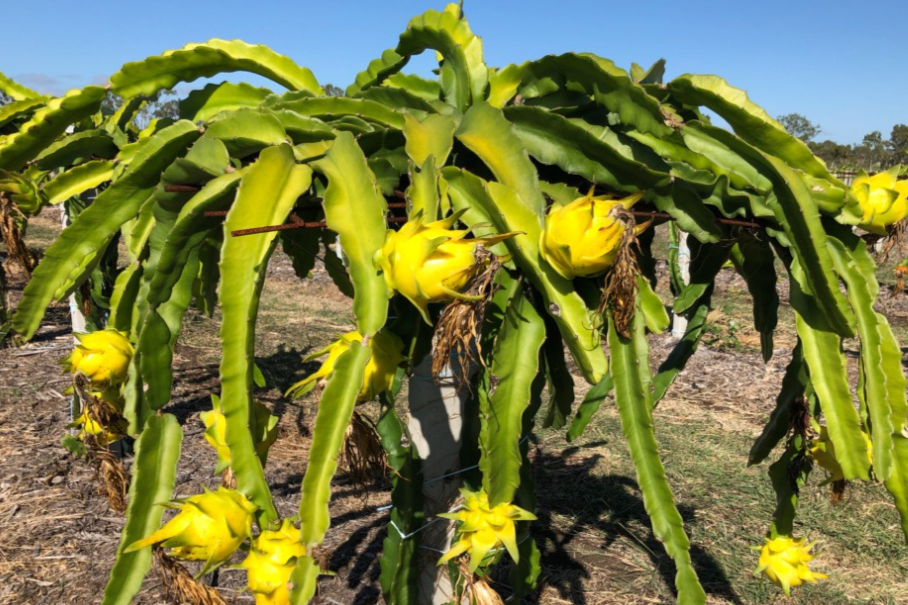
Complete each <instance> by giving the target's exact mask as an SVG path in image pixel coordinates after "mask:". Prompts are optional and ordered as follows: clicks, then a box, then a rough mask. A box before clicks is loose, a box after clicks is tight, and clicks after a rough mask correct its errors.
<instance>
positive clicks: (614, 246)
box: [540, 190, 645, 279]
mask: <svg viewBox="0 0 908 605" xmlns="http://www.w3.org/2000/svg"><path fill="white" fill-rule="evenodd" d="M641 197H643V192H638V193H635V194H633V195H630V196H628V197H625V198H622V199H612V198H611V197H610V196H593V191H592V190H590V192H589V193H588V194H587V195H585V196H583V197H581V198H577V199H576V200H574V201H573V202H571V203H570V204H567V205H565V206H562V207H561V208H557V209H555V210H552V211H551V212H549V214H548V216H546V219H545V230H544V231H543V232H542V237H541V242H540V251H541V252H542V256H543V258H545V260H546V261H547V262H548V263H549V264H550V265H551V266H552V267H553V268H554V269H555V270H556V271H557V272H558V273H560V274H561V275H562V276H564V277H566V278H567V279H574V278H575V277H595V276H596V275H601V274H602V273H605V272H606V271H607V270H608V269H609V267H611V266H612V263H613V262H614V260H615V256H616V255H617V253H618V248H619V246H620V244H621V241H622V238H623V236H624V230H625V228H626V227H625V223H624V222H623V221H621V220H619V218H618V217H617V216H615V210H616V209H618V208H623V209H625V210H628V209H630V208H631V207H632V206H633V205H634V204H635V203H636V202H637V201H638V200H639V199H640V198H641ZM643 228H645V226H644V227H641V228H640V229H638V231H639V230H642V229H643Z"/></svg>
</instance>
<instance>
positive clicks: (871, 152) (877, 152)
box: [855, 130, 887, 172]
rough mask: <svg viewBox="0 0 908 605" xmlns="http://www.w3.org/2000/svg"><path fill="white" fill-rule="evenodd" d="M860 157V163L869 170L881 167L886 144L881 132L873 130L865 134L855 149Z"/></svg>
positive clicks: (872, 170)
mask: <svg viewBox="0 0 908 605" xmlns="http://www.w3.org/2000/svg"><path fill="white" fill-rule="evenodd" d="M855 151H856V152H857V155H858V157H859V158H860V164H861V166H862V167H864V168H866V169H867V170H868V171H870V172H874V171H876V170H880V169H882V164H883V161H884V160H885V159H886V155H887V154H886V144H885V142H884V141H883V133H881V132H880V131H879V130H874V131H873V132H871V133H868V134H865V135H864V139H863V140H862V141H861V145H860V146H859V147H858V148H857V149H856V150H855Z"/></svg>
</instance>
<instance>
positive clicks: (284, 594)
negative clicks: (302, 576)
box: [239, 519, 306, 605]
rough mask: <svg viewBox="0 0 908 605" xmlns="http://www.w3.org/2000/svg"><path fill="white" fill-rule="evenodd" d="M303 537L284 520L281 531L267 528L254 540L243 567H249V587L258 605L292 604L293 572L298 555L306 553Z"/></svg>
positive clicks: (247, 572)
mask: <svg viewBox="0 0 908 605" xmlns="http://www.w3.org/2000/svg"><path fill="white" fill-rule="evenodd" d="M299 538H300V532H299V530H298V529H296V528H295V527H294V526H293V524H292V523H291V522H290V520H289V519H284V520H283V521H282V522H281V527H280V529H279V530H277V531H272V530H265V531H263V532H262V533H261V534H259V536H258V537H257V538H256V539H255V540H253V542H252V548H250V549H249V555H248V556H247V557H246V559H245V560H244V561H243V562H242V563H240V565H239V567H242V568H244V569H246V574H247V576H246V577H247V583H246V586H247V588H249V591H250V592H252V593H253V594H254V595H255V605H289V603H290V589H289V583H290V575H291V574H292V573H293V569H294V567H296V560H297V558H299V557H302V556H305V554H306V547H305V545H303V543H302V542H300V539H299Z"/></svg>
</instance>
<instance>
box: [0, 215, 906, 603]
mask: <svg viewBox="0 0 908 605" xmlns="http://www.w3.org/2000/svg"><path fill="white" fill-rule="evenodd" d="M53 217H54V215H51V216H49V217H47V216H43V217H39V218H38V219H36V221H35V222H34V223H33V225H32V227H31V232H30V240H29V241H30V243H31V244H32V245H33V246H35V247H36V248H39V249H40V248H41V247H43V246H42V244H44V243H46V239H49V238H50V237H52V235H53V232H54V230H55V229H56V223H55V221H54V220H53ZM18 287H19V288H20V289H21V284H18ZM782 289H784V288H782ZM15 294H16V293H15V292H14V296H15ZM718 298H719V300H720V301H721V304H720V305H718V307H717V309H718V310H717V312H716V313H715V314H714V316H712V317H711V318H710V319H711V323H712V327H711V329H713V330H714V336H715V338H713V339H712V341H711V346H709V347H707V346H704V347H701V348H700V350H699V351H698V352H697V353H696V355H695V356H694V358H693V359H692V361H691V362H690V364H689V365H688V368H687V369H686V370H685V371H684V372H683V373H682V374H681V375H680V377H679V378H678V380H677V382H676V383H675V385H674V386H673V387H672V389H671V391H670V392H669V394H668V396H667V398H666V399H665V400H664V401H663V402H662V403H661V404H660V406H659V408H658V409H657V412H656V419H655V420H656V426H657V434H658V438H659V441H660V448H661V451H662V454H663V457H664V460H665V465H666V469H667V473H668V475H669V480H670V481H671V483H672V485H673V488H674V490H675V495H676V499H677V501H678V503H679V508H680V510H681V512H682V516H684V517H685V520H686V524H687V529H688V532H689V534H690V536H691V541H692V555H693V558H694V563H695V566H696V568H697V570H698V572H699V574H700V577H701V580H702V581H703V583H704V586H705V587H706V589H707V592H708V593H709V602H710V603H715V604H720V603H721V604H751V603H761V604H762V603H802V604H815V603H824V604H825V605H835V604H845V603H849V604H850V603H867V604H870V603H875V604H884V603H885V604H893V605H895V604H903V603H908V550H906V547H905V544H904V541H903V539H902V537H901V535H900V528H899V526H898V516H897V514H896V512H895V509H894V507H893V505H892V504H891V502H890V499H889V497H888V495H887V494H886V493H885V490H883V489H882V487H881V486H879V485H876V484H868V485H859V486H853V487H850V488H849V491H848V492H847V494H846V498H845V500H844V501H843V502H841V503H839V504H838V505H836V506H833V505H832V504H831V503H830V501H829V497H828V488H826V487H822V486H819V485H816V483H819V481H817V482H815V484H814V485H813V486H811V487H810V488H809V489H807V490H805V494H804V498H803V501H802V505H801V515H800V517H799V520H798V530H799V531H801V532H802V533H804V534H805V535H808V536H809V537H810V538H811V539H818V540H819V541H820V545H819V547H818V550H820V551H821V552H822V554H821V556H820V558H818V559H817V560H816V561H815V564H813V565H812V567H813V568H814V569H817V570H819V571H823V572H826V573H828V574H829V575H830V577H831V579H830V580H829V581H827V582H823V583H821V584H820V585H819V586H817V587H807V588H806V589H803V590H801V591H799V592H797V593H796V596H795V597H794V598H793V599H791V600H788V599H785V598H784V597H783V596H782V595H781V592H780V591H778V590H777V589H776V588H775V587H774V586H767V585H764V584H761V582H760V581H759V579H757V578H754V577H753V576H752V575H751V572H752V570H753V568H754V567H755V566H756V555H755V553H753V552H752V551H751V550H750V549H749V547H750V546H751V545H754V544H758V543H760V542H761V540H762V535H763V533H764V531H765V530H766V527H767V525H768V523H769V520H770V516H771V512H772V509H773V496H772V491H771V489H770V486H769V481H768V479H767V477H766V476H765V466H764V467H753V468H747V467H746V466H745V465H746V455H747V451H748V449H749V446H750V442H751V441H752V439H753V437H754V436H756V435H757V434H758V433H759V430H760V427H761V425H762V423H763V422H764V421H765V420H766V418H767V417H768V414H769V412H770V411H771V410H772V408H773V404H774V399H775V394H776V392H777V391H778V388H779V385H780V381H781V377H782V374H783V371H784V367H785V364H786V362H787V360H788V358H789V357H790V352H791V347H792V345H793V343H794V337H793V331H792V329H791V328H790V327H788V328H786V329H783V330H782V331H781V333H780V334H779V336H778V338H777V340H776V348H777V351H776V355H775V356H774V358H773V360H772V361H771V362H770V363H769V364H765V365H764V364H763V362H762V359H761V358H760V356H759V353H758V352H757V351H756V347H757V346H758V342H759V340H758V339H757V340H754V339H755V335H754V333H753V330H752V329H751V328H749V326H750V320H749V318H748V317H747V313H748V312H749V309H748V305H749V303H748V302H747V296H746V289H745V288H744V285H743V282H741V280H740V279H737V278H735V277H733V276H732V272H727V276H723V278H722V280H721V281H720V295H719V297H718ZM884 310H885V312H886V313H887V315H888V316H889V317H890V320H891V321H892V323H893V325H894V326H895V327H896V329H897V331H898V332H899V335H900V338H901V341H902V342H908V338H905V334H906V333H908V297H902V298H901V299H891V300H887V301H886V308H885V309H884ZM781 315H782V320H783V322H785V321H787V322H788V325H789V326H790V323H791V322H790V321H788V320H790V310H786V309H785V308H783V310H782V312H781ZM68 319H69V317H68V309H67V308H66V307H64V306H63V305H57V306H54V307H52V308H51V309H49V311H48V315H47V317H46V319H45V322H44V324H43V325H42V328H41V331H40V332H39V334H38V337H37V338H35V339H34V340H33V342H32V343H30V344H29V345H27V346H26V347H24V348H20V349H5V350H2V351H0V603H4V604H5V603H9V604H11V605H12V604H22V605H46V604H48V603H61V604H63V603H79V604H80V605H81V604H85V603H97V602H99V601H100V597H101V594H102V591H103V587H104V585H105V583H106V581H107V577H108V575H109V572H110V567H111V565H112V562H113V559H114V552H115V549H116V547H117V543H118V539H119V532H120V530H121V529H122V527H123V517H122V515H120V514H118V513H116V512H114V511H112V510H111V509H110V508H109V507H108V505H107V502H106V501H105V499H104V498H103V497H102V496H101V495H100V494H99V492H98V488H97V481H96V478H95V476H94V474H93V471H92V470H91V468H90V467H88V466H87V465H86V464H85V463H84V462H83V461H81V460H78V459H75V458H73V457H72V456H71V455H69V454H68V453H67V452H66V450H64V449H63V448H62V447H61V446H60V438H61V436H62V435H63V434H64V433H65V432H66V425H67V423H68V422H69V410H68V398H67V397H65V396H64V395H63V394H62V391H63V389H64V388H65V387H66V386H67V378H66V377H64V376H61V375H60V373H59V369H58V366H57V362H58V361H59V360H60V359H62V358H63V357H65V356H66V355H67V354H68V351H69V350H70V348H71V346H72V339H71V337H70V334H69V330H68V328H67V325H68ZM350 319H351V309H350V305H349V302H348V301H347V300H346V299H345V298H343V296H342V295H341V294H340V293H339V292H337V291H336V289H335V288H334V286H333V285H332V284H331V282H330V280H329V279H327V278H326V277H325V276H324V275H323V274H320V273H316V275H315V276H314V278H313V279H310V280H307V281H305V282H301V281H300V280H298V279H296V277H295V276H294V275H293V271H292V268H291V267H290V265H289V262H287V261H286V259H285V258H284V257H283V256H282V255H280V254H278V255H276V257H275V261H274V262H273V266H272V269H271V270H270V275H269V279H268V280H267V282H266V288H265V292H264V296H263V301H262V310H261V317H260V322H259V330H258V337H257V338H258V343H257V352H258V354H257V355H258V356H257V359H256V361H257V363H258V364H259V366H260V367H261V369H262V371H263V373H264V375H265V378H266V380H267V383H268V385H269V388H267V389H263V390H261V391H260V392H259V394H258V397H259V398H260V400H261V401H263V402H265V403H267V404H268V405H269V406H270V407H271V408H272V410H273V412H274V413H276V414H278V415H280V417H281V420H280V436H279V439H278V441H277V443H276V445H275V446H274V447H273V448H272V450H271V453H270V455H269V460H268V478H269V480H270V482H271V484H272V485H273V486H274V492H275V498H276V502H277V506H278V508H279V509H280V511H281V513H283V514H285V515H288V516H289V515H292V514H293V512H294V510H295V508H296V507H297V505H298V502H299V489H300V483H301V480H302V473H303V471H304V469H305V464H306V459H307V453H308V448H309V443H310V430H311V427H312V423H313V421H314V411H315V408H314V406H315V403H316V402H315V400H314V398H311V397H310V398H307V399H304V400H301V401H298V402H291V401H289V400H287V399H286V398H284V397H283V396H282V395H281V394H282V393H283V391H284V390H285V389H286V388H287V387H288V386H289V385H290V384H292V383H293V382H295V381H296V380H299V379H300V378H301V377H303V376H305V375H306V374H307V373H308V372H310V371H312V370H313V369H315V367H316V365H315V364H304V363H303V362H302V358H303V357H304V356H305V355H306V353H307V351H310V350H313V348H314V347H320V346H323V345H324V344H326V343H327V342H329V341H330V340H331V339H332V338H333V336H334V335H335V334H337V333H339V332H342V331H346V330H348V329H350V328H349V326H350ZM218 327H219V324H218V320H217V317H215V318H214V319H208V318H206V317H204V316H202V315H200V314H197V313H194V312H193V313H191V314H190V315H189V316H188V318H187V321H186V324H185V326H184V333H183V335H182V336H181V339H180V341H179V343H178V346H177V357H176V359H175V371H176V383H175V384H176V391H175V394H174V397H173V402H172V403H171V404H170V406H169V408H168V409H167V410H166V411H168V412H170V413H173V414H175V415H176V416H177V417H178V418H179V420H180V422H181V423H182V425H183V430H184V433H185V438H184V444H183V453H182V458H181V462H180V466H179V473H178V481H177V488H176V494H175V495H176V496H186V495H190V494H192V493H196V492H198V491H199V489H200V488H199V484H200V482H201V483H205V484H206V485H208V486H211V487H213V486H215V485H217V483H218V478H217V477H214V476H212V475H211V474H210V473H211V472H212V469H213V468H214V466H215V462H216V457H215V454H214V452H213V450H212V449H211V448H210V447H209V446H208V445H207V444H206V443H205V441H204V439H203V435H202V433H203V425H202V423H201V421H200V419H199V412H201V411H203V410H206V409H208V408H209V406H210V401H209V396H210V394H211V393H213V392H217V375H218V363H219V349H218V346H217V343H218ZM650 344H651V348H652V352H653V355H652V357H653V359H652V362H653V364H654V365H656V364H658V363H659V362H660V361H661V360H662V359H663V358H664V356H665V355H667V354H668V352H669V350H670V348H671V341H670V340H669V338H668V337H667V336H653V337H652V338H651V343H650ZM576 382H577V391H578V394H581V393H582V392H583V391H585V389H586V387H585V386H583V385H582V384H581V381H580V380H579V379H578V380H577V381H576ZM373 412H374V410H373ZM531 453H532V457H533V461H534V479H535V481H536V485H537V489H538V494H539V508H538V511H537V513H538V515H539V518H540V520H539V522H537V523H534V525H533V535H534V538H535V539H536V541H537V543H538V544H539V546H540V549H541V550H542V552H543V559H542V567H543V576H542V578H541V582H540V585H541V587H540V591H539V594H538V596H537V597H535V598H534V601H533V602H538V603H546V604H548V603H553V604H561V603H565V604H567V603H579V604H585V605H600V604H624V603H629V604H644V603H649V604H662V603H673V602H674V599H673V596H672V585H673V575H674V569H673V566H672V563H671V560H670V559H669V558H668V557H667V555H666V554H665V552H664V550H663V549H662V547H661V545H660V544H659V543H658V541H657V540H656V539H655V538H654V536H653V535H652V531H651V529H650V526H649V522H648V520H647V517H646V513H645V510H644V508H643V504H642V499H641V495H640V491H639V488H638V486H637V483H636V479H635V476H634V472H633V466H632V464H631V462H630V459H629V456H628V454H627V451H626V447H625V445H624V441H623V437H622V435H621V431H620V425H619V423H618V420H617V416H616V414H615V413H614V410H613V408H612V406H609V405H608V403H606V404H605V405H603V409H602V410H600V413H599V415H598V416H597V417H596V418H595V419H594V421H593V423H592V424H591V426H590V427H589V428H588V430H587V432H586V433H585V435H583V436H582V437H581V438H580V439H578V440H576V441H575V442H574V443H570V444H569V443H567V442H566V440H565V438H564V431H553V430H541V431H539V432H537V434H536V435H535V436H534V438H533V441H532V448H531ZM333 496H334V497H333V500H332V504H331V511H332V527H331V529H330V530H329V533H328V538H327V541H326V543H325V553H326V557H327V562H328V566H329V568H330V569H331V570H332V571H333V572H336V575H335V576H334V577H325V578H323V580H322V581H321V584H320V597H319V602H320V603H323V604H325V603H333V604H343V605H348V604H360V605H367V604H371V603H379V602H381V594H380V590H379V588H378V575H379V565H378V559H379V555H380V554H381V548H382V545H381V542H382V539H383V538H384V536H385V535H386V532H387V520H388V519H387V511H384V510H381V508H380V507H382V506H384V505H386V504H388V503H389V494H388V490H387V485H386V484H385V483H384V482H383V481H382V480H380V479H379V480H377V481H376V482H375V484H374V485H373V486H371V487H370V488H367V489H360V488H356V487H354V486H353V485H351V484H350V482H349V481H347V480H346V479H345V478H344V477H343V476H339V477H337V478H336V480H335V484H334V492H333ZM193 569H194V568H193ZM244 578H245V574H244V572H242V571H240V570H234V569H229V568H222V570H221V572H220V573H219V577H218V583H219V587H220V589H221V591H222V593H223V594H224V595H225V596H226V597H227V599H228V600H230V601H234V602H236V603H252V601H253V599H252V596H251V595H249V594H248V593H244V592H242V591H241V589H242V586H243V584H244V582H245V579H244ZM496 588H498V589H499V590H500V591H501V592H502V593H503V594H507V593H508V587H507V575H506V574H504V573H503V574H502V575H501V577H500V578H499V584H498V585H497V586H496ZM135 602H136V603H140V604H143V605H152V604H159V603H166V602H167V601H166V600H165V597H164V594H163V592H162V586H161V583H160V581H159V580H158V579H157V578H155V577H153V576H152V577H149V579H147V580H146V583H145V585H144V588H143V591H142V593H141V594H140V596H139V597H138V598H137V599H136V601H135Z"/></svg>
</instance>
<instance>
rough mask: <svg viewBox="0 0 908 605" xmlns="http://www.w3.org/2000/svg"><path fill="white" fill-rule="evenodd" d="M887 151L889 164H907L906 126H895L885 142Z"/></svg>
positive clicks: (907, 126)
mask: <svg viewBox="0 0 908 605" xmlns="http://www.w3.org/2000/svg"><path fill="white" fill-rule="evenodd" d="M886 146H887V148H888V150H889V163H890V164H901V163H908V124H896V125H895V126H893V127H892V134H890V135H889V140H888V141H886Z"/></svg>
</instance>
